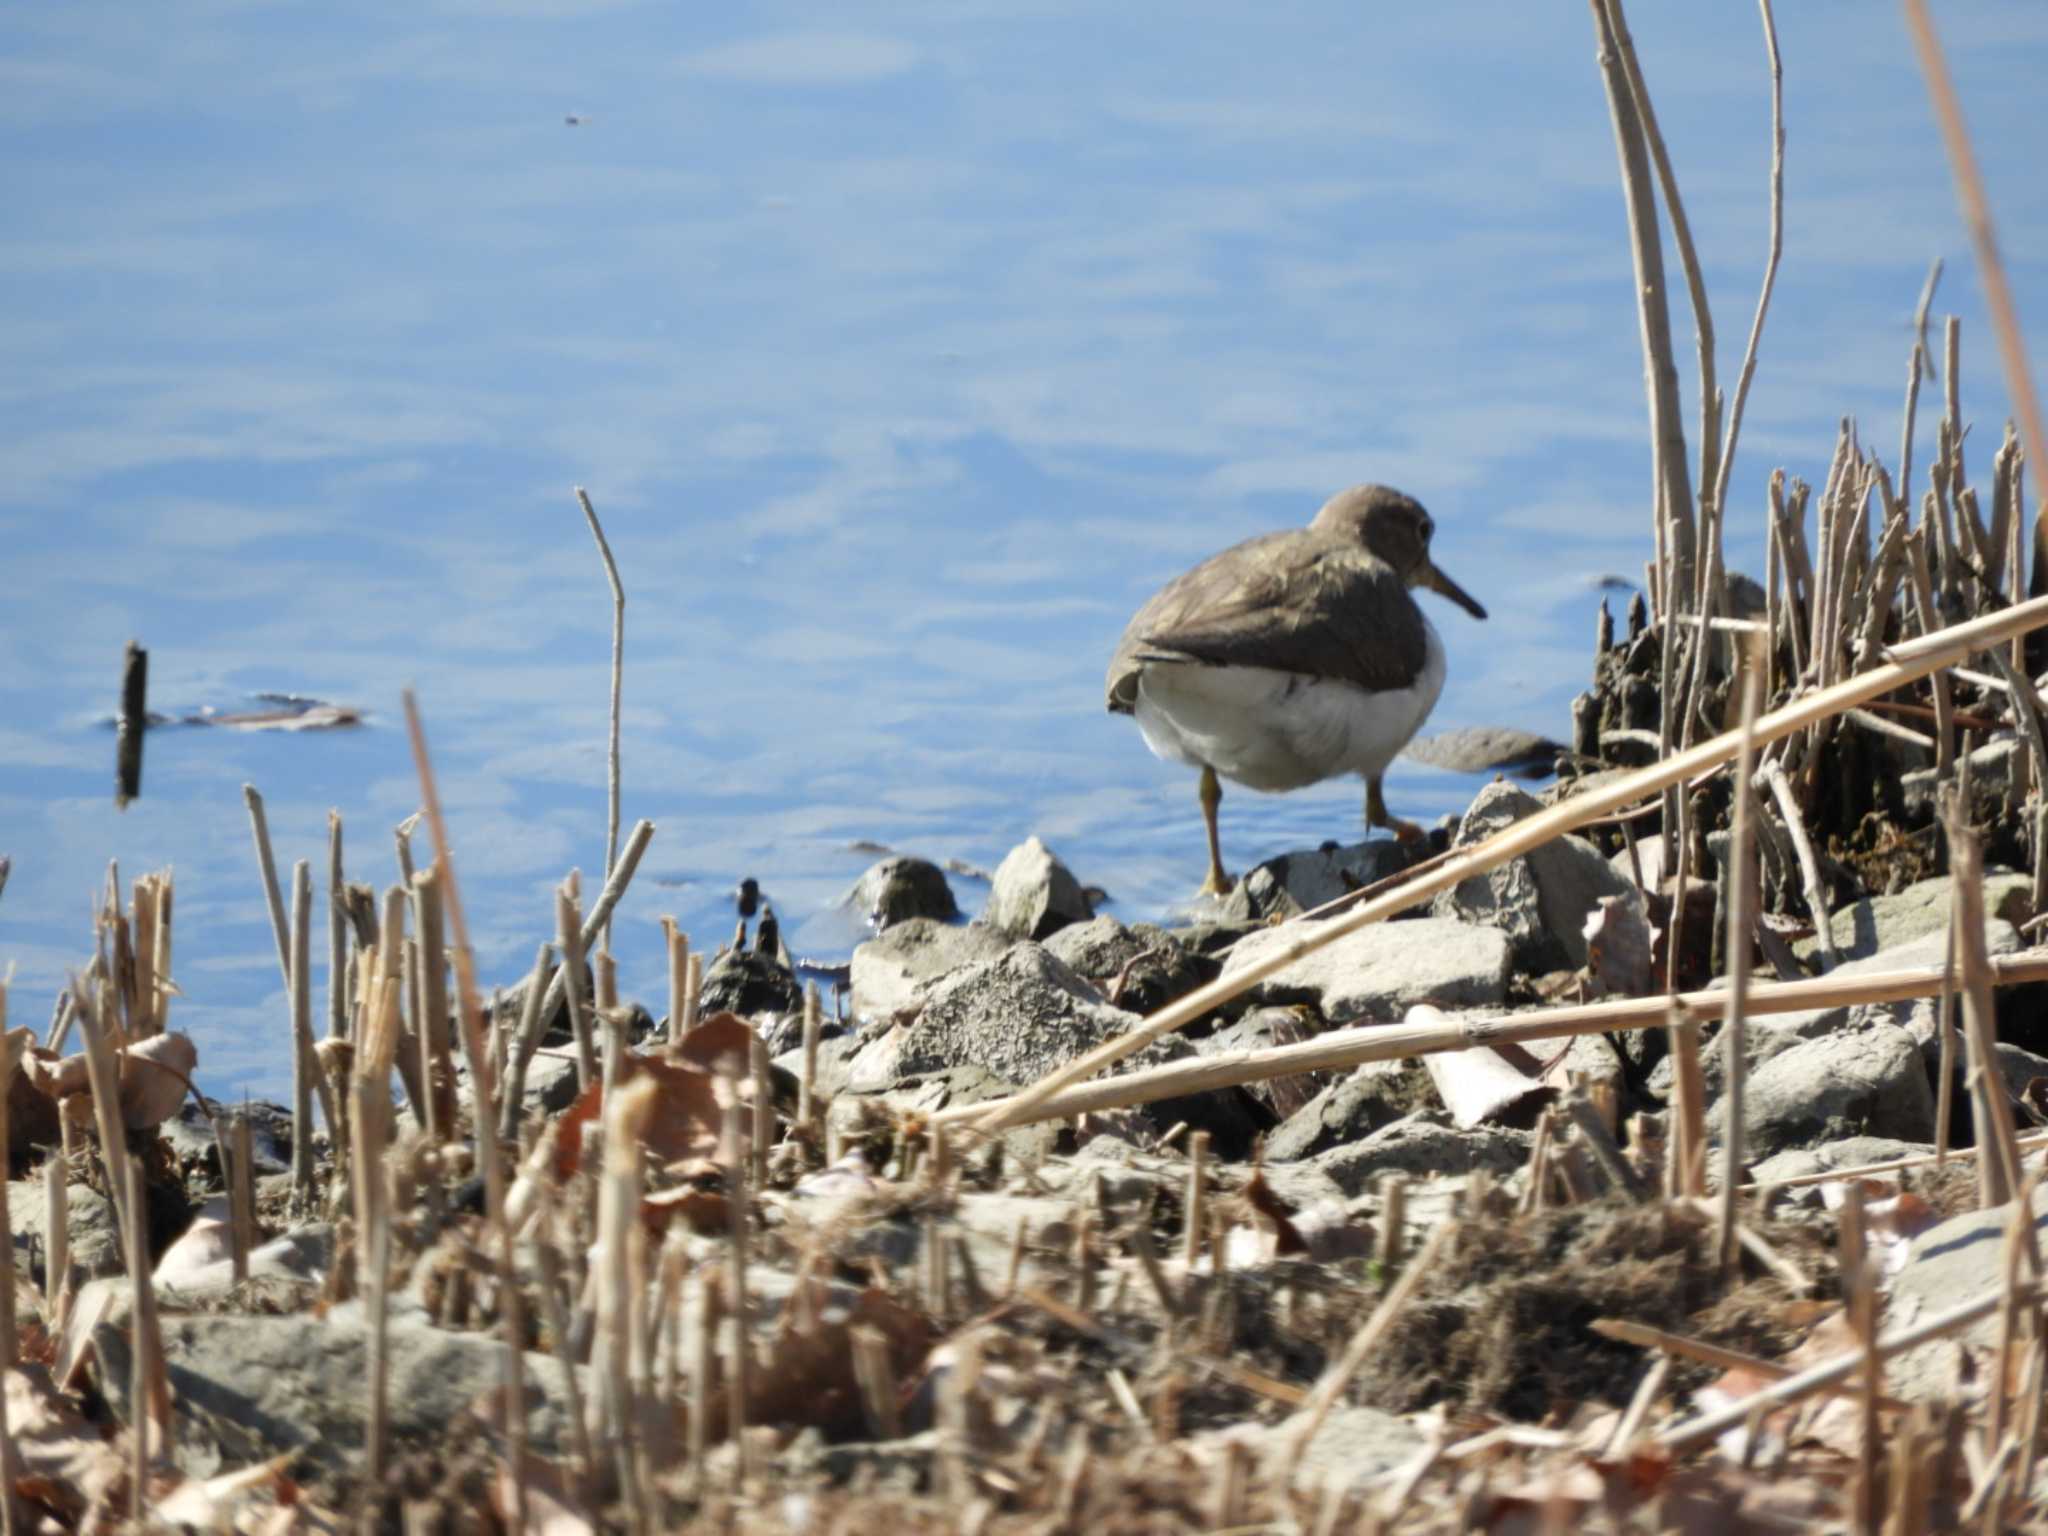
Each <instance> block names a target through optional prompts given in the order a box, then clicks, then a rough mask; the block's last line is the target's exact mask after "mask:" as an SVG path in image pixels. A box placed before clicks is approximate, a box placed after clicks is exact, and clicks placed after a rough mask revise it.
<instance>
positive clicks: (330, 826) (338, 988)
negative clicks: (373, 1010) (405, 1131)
mask: <svg viewBox="0 0 2048 1536" xmlns="http://www.w3.org/2000/svg"><path fill="white" fill-rule="evenodd" d="M341 841H342V839H341V812H340V811H329V812H328V813H327V1038H328V1039H330V1040H341V1039H345V1038H347V1036H348V1020H349V998H348V928H349V924H348V879H347V877H346V875H345V874H344V873H343V870H342V863H341ZM340 1145H341V1136H340V1133H339V1132H338V1131H337V1132H336V1135H335V1147H336V1150H337V1151H339V1150H340Z"/></svg>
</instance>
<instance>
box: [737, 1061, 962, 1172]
mask: <svg viewBox="0 0 2048 1536" xmlns="http://www.w3.org/2000/svg"><path fill="white" fill-rule="evenodd" d="M747 1079H748V1081H749V1082H750V1083H751V1084H752V1087H753V1098H752V1101H751V1102H750V1103H749V1104H748V1106H747V1109H748V1113H747V1128H748V1130H749V1132H750V1133H751V1134H750V1136H749V1138H748V1148H749V1156H748V1160H747V1180H748V1182H749V1183H751V1184H752V1185H753V1187H754V1188H756V1189H766V1188H767V1187H768V1147H769V1143H770V1142H771V1141H773V1140H774V1136H775V1096H774V1086H773V1084H771V1083H770V1082H769V1079H768V1042H767V1041H765V1040H763V1039H762V1038H761V1033H760V1031H759V1030H756V1029H753V1028H749V1029H748V1030H747ZM932 1135H933V1137H934V1138H942V1137H943V1136H944V1132H943V1131H942V1130H941V1129H940V1128H939V1127H937V1126H933V1127H932Z"/></svg>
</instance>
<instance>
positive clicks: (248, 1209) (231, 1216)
mask: <svg viewBox="0 0 2048 1536" xmlns="http://www.w3.org/2000/svg"><path fill="white" fill-rule="evenodd" d="M228 1145H229V1147H230V1148H231V1149H232V1154H231V1158H230V1161H231V1164H232V1166H231V1167H230V1168H229V1169H228V1227H229V1241H230V1242H231V1243H232V1245H233V1248H234V1264H235V1281H236V1283H237V1284H240V1283H241V1282H242V1281H244V1280H246V1279H248V1278H249V1250H250V1249H251V1248H253V1247H254V1246H255V1245H256V1148H255V1144H254V1137H253V1136H252V1135H251V1134H250V1130H249V1116H248V1112H247V1111H246V1110H245V1111H244V1112H243V1113H241V1114H239V1115H236V1116H235V1119H234V1123H233V1125H232V1126H231V1127H230V1128H229V1130H228ZM335 1150H336V1151H337V1152H338V1151H339V1150H340V1133H339V1132H336V1137H335Z"/></svg>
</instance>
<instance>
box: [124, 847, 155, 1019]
mask: <svg viewBox="0 0 2048 1536" xmlns="http://www.w3.org/2000/svg"><path fill="white" fill-rule="evenodd" d="M129 910H130V911H132V912H133V913H134V920H133V922H132V924H131V930H132V933H133V936H134V945H135V1010H134V1014H133V1021H132V1025H131V1028H130V1030H129V1033H130V1036H131V1037H132V1038H133V1039H136V1040H146V1039H148V1038H149V1037H150V1036H151V1035H154V1034H156V1033H157V1032H158V1027H159V1026H158V1025H157V1022H156V1015H157V1004H158V1002H159V997H158V993H157V977H156V922H157V911H156V881H155V878H154V877H153V876H150V875H137V876H136V877H135V886H134V894H133V896H132V897H131V899H130V902H129Z"/></svg>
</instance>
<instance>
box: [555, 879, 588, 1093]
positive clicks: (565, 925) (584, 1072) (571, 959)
mask: <svg viewBox="0 0 2048 1536" xmlns="http://www.w3.org/2000/svg"><path fill="white" fill-rule="evenodd" d="M555 942H556V943H557V944H558V945H560V946H561V950H562V966H561V969H560V970H559V971H558V972H557V973H556V980H557V982H558V983H559V984H560V986H561V987H562V989H563V990H562V998H563V1001H564V1002H565V1003H566V1005H567V1006H568V1009H569V1033H570V1034H571V1035H572V1036H574V1037H575V1041H576V1088H577V1091H578V1092H588V1091H589V1089H590V1085H591V1084H592V1083H594V1082H597V1081H598V1080H599V1070H598V1059H597V1046H596V1043H595V1042H594V1041H593V1040H592V1038H591V1033H590V1010H589V1009H588V1008H587V1007H586V1006H585V1005H584V1001H583V925H582V924H581V923H580V922H578V921H577V916H576V898H575V897H573V896H571V895H570V894H569V887H568V886H567V885H566V884H564V885H559V886H557V887H556V888H555ZM548 990H549V992H550V993H551V994H552V992H553V991H554V988H553V986H550V987H549V989H548Z"/></svg>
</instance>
